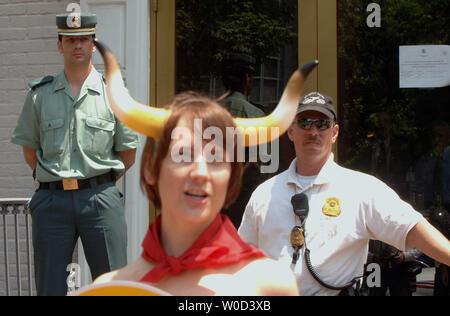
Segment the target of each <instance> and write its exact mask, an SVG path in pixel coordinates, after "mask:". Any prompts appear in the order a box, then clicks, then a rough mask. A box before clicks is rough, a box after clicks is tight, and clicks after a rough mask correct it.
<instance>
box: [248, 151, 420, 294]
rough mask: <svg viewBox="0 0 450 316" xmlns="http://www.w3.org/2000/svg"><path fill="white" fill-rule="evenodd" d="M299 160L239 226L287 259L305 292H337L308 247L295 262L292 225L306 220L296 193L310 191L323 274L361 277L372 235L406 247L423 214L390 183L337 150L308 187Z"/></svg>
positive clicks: (258, 194) (313, 247) (253, 203)
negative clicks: (343, 162)
mask: <svg viewBox="0 0 450 316" xmlns="http://www.w3.org/2000/svg"><path fill="white" fill-rule="evenodd" d="M296 166H297V161H296V160H294V161H293V162H292V163H291V165H290V167H289V169H287V170H286V171H285V172H283V173H281V174H279V175H277V176H275V177H273V178H271V179H269V180H267V181H266V182H264V183H262V184H261V185H260V186H259V187H258V188H257V189H256V190H255V192H254V193H253V195H252V197H251V198H250V201H249V203H248V205H247V207H246V209H245V213H244V217H243V219H242V223H241V226H240V228H239V234H240V235H241V236H242V237H243V239H244V240H245V241H247V242H249V243H251V244H253V245H255V246H257V247H259V248H260V249H261V250H263V251H264V252H265V253H266V255H268V256H269V257H271V258H274V259H277V260H280V261H282V262H285V263H286V265H287V266H290V267H291V268H292V269H293V271H294V273H295V275H296V278H297V283H298V287H299V291H300V294H301V295H336V294H338V292H337V291H333V290H329V289H327V288H324V287H322V286H321V285H320V284H319V283H317V281H315V280H314V279H313V277H312V276H311V274H310V272H309V271H308V270H307V267H306V263H305V259H304V249H305V247H303V248H302V250H301V251H300V258H299V260H298V262H297V264H295V265H293V264H292V255H293V252H294V250H293V248H292V246H291V243H290V235H291V230H292V228H293V227H294V226H295V225H299V224H300V220H299V219H298V218H296V216H295V214H294V212H293V208H292V205H291V197H292V196H293V195H294V194H297V193H305V194H306V195H307V197H308V200H309V214H308V217H307V219H306V221H305V240H306V246H307V247H308V249H309V250H310V252H311V253H310V254H311V262H312V265H313V267H314V268H315V270H316V271H317V273H318V274H319V276H320V278H321V279H322V280H323V281H325V282H326V283H328V284H330V285H334V286H342V285H344V284H346V283H347V282H349V281H350V280H352V279H353V278H354V277H357V276H361V275H362V273H363V270H364V264H365V263H366V261H367V254H368V245H369V240H370V239H374V240H381V241H383V242H386V243H388V244H391V245H392V246H394V247H396V248H398V249H400V250H405V249H406V236H407V234H408V232H409V231H410V229H411V228H413V227H414V226H415V225H416V224H417V223H418V222H419V221H421V220H422V219H423V217H422V215H421V214H420V213H418V212H416V211H415V210H414V209H413V208H412V207H411V205H409V204H408V203H406V202H405V201H403V200H401V199H400V197H399V196H398V195H397V194H396V193H395V192H394V191H393V190H392V189H391V188H389V187H388V186H387V185H386V184H384V183H383V182H381V181H380V180H378V179H377V178H375V177H372V176H370V175H367V174H364V173H360V172H356V171H353V170H350V169H346V168H343V167H341V166H339V165H337V164H336V163H335V162H334V161H333V155H331V156H330V159H329V160H328V161H327V163H326V164H325V165H324V167H323V168H322V170H321V171H320V173H319V174H318V176H317V177H316V178H315V180H314V181H313V183H312V184H311V185H309V186H308V187H305V188H302V187H301V185H300V183H299V179H298V177H297V173H296Z"/></svg>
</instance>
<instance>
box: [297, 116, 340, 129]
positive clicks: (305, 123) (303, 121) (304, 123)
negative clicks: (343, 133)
mask: <svg viewBox="0 0 450 316" xmlns="http://www.w3.org/2000/svg"><path fill="white" fill-rule="evenodd" d="M313 124H314V125H316V127H317V129H318V130H319V131H325V130H327V129H329V128H330V127H331V125H333V121H332V120H326V119H310V118H299V119H297V126H298V127H300V128H301V129H304V130H310V129H311V126H312V125H313Z"/></svg>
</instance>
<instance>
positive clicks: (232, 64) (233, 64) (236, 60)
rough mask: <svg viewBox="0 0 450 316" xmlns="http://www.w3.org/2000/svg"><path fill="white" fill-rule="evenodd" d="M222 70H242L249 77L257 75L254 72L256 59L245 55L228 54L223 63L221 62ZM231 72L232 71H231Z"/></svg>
mask: <svg viewBox="0 0 450 316" xmlns="http://www.w3.org/2000/svg"><path fill="white" fill-rule="evenodd" d="M222 65H223V68H224V70H225V71H227V70H228V71H232V70H231V69H234V70H237V69H239V70H244V71H245V72H247V73H248V74H249V75H252V76H254V75H257V74H258V73H257V72H256V59H255V58H254V57H252V56H249V55H246V54H230V55H229V56H228V57H227V58H226V59H225V60H224V61H223V64H222ZM232 72H233V71H232Z"/></svg>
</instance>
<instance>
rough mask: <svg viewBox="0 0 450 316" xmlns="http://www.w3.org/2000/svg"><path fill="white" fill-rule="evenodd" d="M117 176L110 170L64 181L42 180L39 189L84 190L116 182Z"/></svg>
mask: <svg viewBox="0 0 450 316" xmlns="http://www.w3.org/2000/svg"><path fill="white" fill-rule="evenodd" d="M115 181H116V176H115V174H114V171H110V172H108V173H105V174H102V175H99V176H96V177H92V178H89V179H63V180H62V181H55V182H40V183H39V190H41V189H42V190H49V189H50V190H64V191H74V190H83V189H90V188H94V187H96V186H99V185H102V184H105V183H109V182H115Z"/></svg>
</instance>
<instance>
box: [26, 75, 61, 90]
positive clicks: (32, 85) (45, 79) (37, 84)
mask: <svg viewBox="0 0 450 316" xmlns="http://www.w3.org/2000/svg"><path fill="white" fill-rule="evenodd" d="M53 79H55V77H53V76H46V77H43V78H39V79H36V80H33V81H31V82H30V83H29V84H28V86H29V87H30V89H32V90H35V89H36V88H38V87H40V86H43V85H45V84H47V83H50V82H52V81H53Z"/></svg>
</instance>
